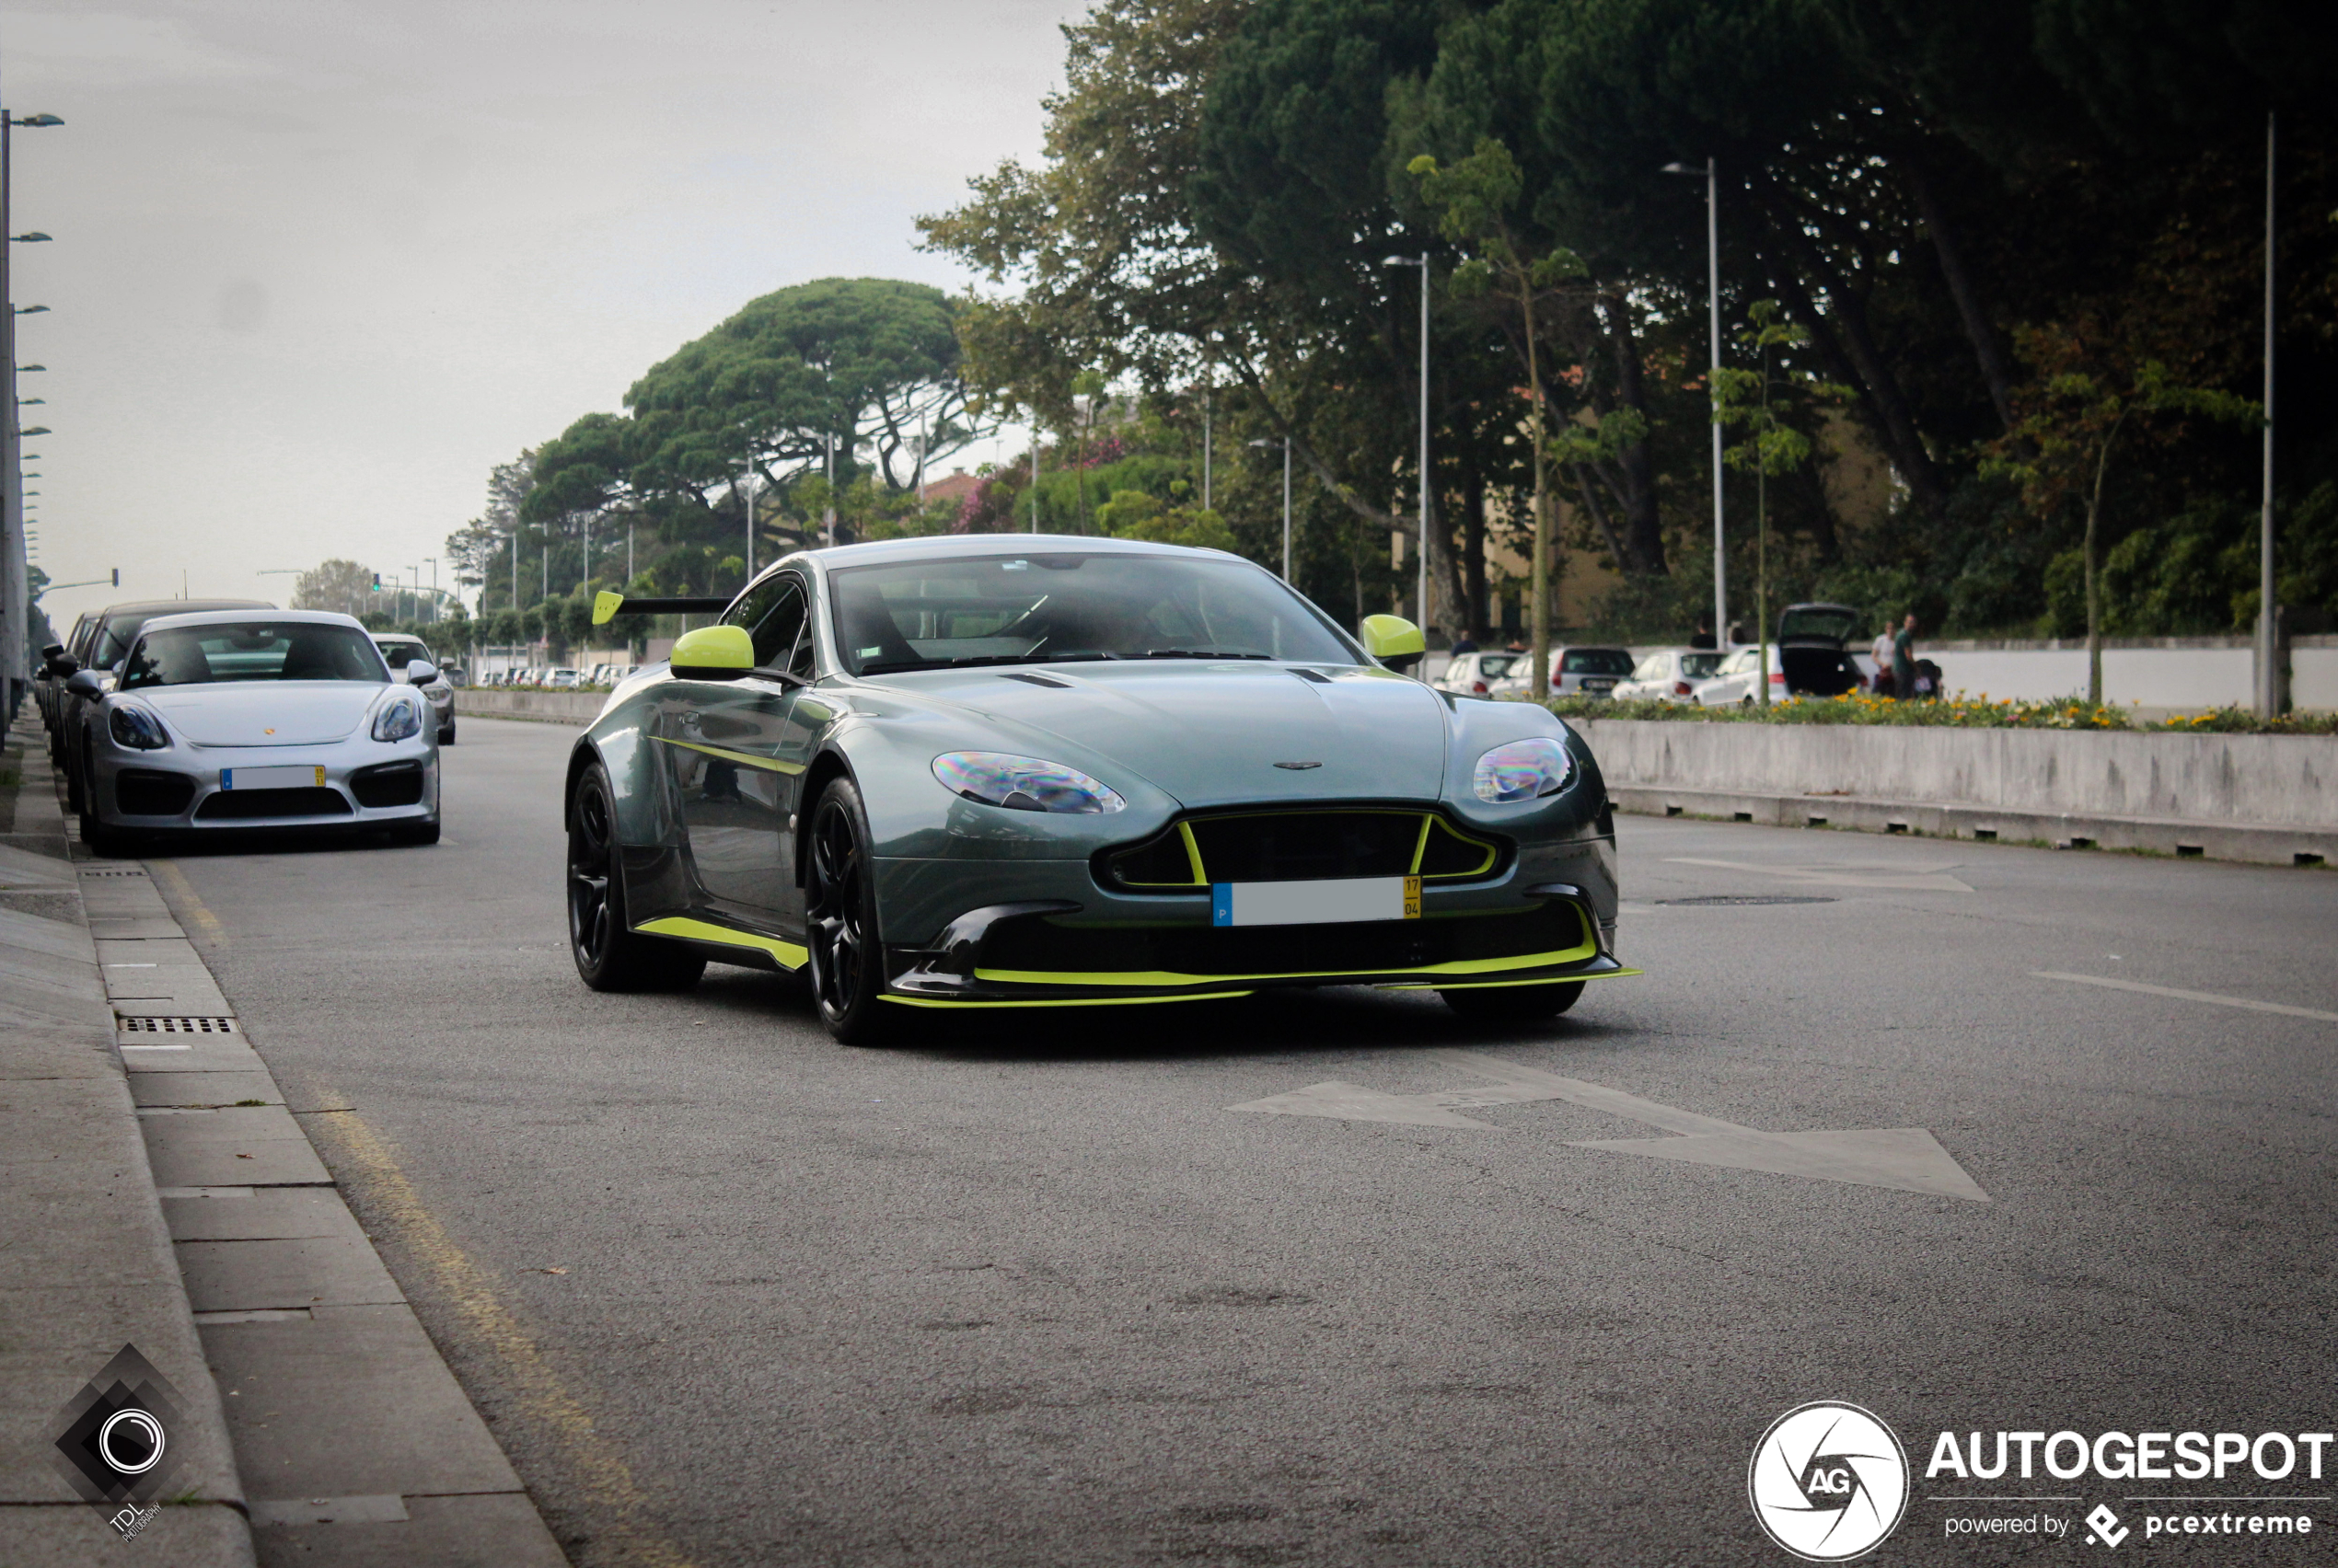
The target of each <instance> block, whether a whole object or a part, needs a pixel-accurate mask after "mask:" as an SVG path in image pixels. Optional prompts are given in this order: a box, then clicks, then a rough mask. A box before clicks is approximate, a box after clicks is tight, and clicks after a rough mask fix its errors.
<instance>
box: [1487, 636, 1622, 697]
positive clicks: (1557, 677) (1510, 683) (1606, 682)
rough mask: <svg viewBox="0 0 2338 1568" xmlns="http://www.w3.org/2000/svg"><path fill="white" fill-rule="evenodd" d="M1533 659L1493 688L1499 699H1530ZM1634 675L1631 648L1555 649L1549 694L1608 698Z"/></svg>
mask: <svg viewBox="0 0 2338 1568" xmlns="http://www.w3.org/2000/svg"><path fill="white" fill-rule="evenodd" d="M1531 660H1532V655H1529V656H1528V657H1527V658H1524V659H1521V660H1520V661H1519V662H1518V663H1516V664H1514V665H1512V666H1511V667H1510V672H1509V673H1508V674H1506V675H1504V676H1503V678H1502V679H1501V680H1499V681H1498V682H1496V683H1495V684H1494V688H1493V693H1492V695H1494V696H1496V697H1527V696H1531V695H1532V694H1531V693H1530V692H1528V690H1527V689H1526V688H1527V679H1526V676H1527V672H1528V669H1529V667H1530V663H1531ZM1631 674H1632V651H1631V650H1630V649H1628V648H1572V647H1570V648H1555V649H1553V650H1551V681H1550V693H1551V695H1552V696H1553V697H1606V696H1608V695H1610V694H1611V693H1613V692H1614V691H1615V687H1616V686H1617V684H1618V683H1619V682H1623V681H1626V680H1629V679H1630V678H1631Z"/></svg>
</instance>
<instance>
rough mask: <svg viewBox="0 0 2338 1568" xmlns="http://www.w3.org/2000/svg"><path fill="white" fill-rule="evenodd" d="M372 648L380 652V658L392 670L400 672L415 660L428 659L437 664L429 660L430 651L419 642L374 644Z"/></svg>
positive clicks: (433, 661) (435, 661)
mask: <svg viewBox="0 0 2338 1568" xmlns="http://www.w3.org/2000/svg"><path fill="white" fill-rule="evenodd" d="M374 646H375V647H376V648H378V649H380V650H381V651H382V658H383V659H384V660H386V661H387V662H388V664H389V667H390V668H391V669H393V670H402V669H404V668H405V667H406V666H407V665H409V664H411V663H413V662H414V661H415V660H417V659H429V660H430V662H431V663H434V664H435V663H438V661H437V660H436V659H432V658H431V652H430V650H429V649H427V648H425V647H423V646H422V644H421V643H419V642H376V643H375V644H374Z"/></svg>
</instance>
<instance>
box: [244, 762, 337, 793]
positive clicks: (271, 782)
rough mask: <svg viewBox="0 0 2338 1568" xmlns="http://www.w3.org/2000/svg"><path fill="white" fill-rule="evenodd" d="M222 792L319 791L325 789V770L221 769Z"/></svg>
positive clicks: (281, 768)
mask: <svg viewBox="0 0 2338 1568" xmlns="http://www.w3.org/2000/svg"><path fill="white" fill-rule="evenodd" d="M219 787H220V788H221V789H222V790H321V789H323V788H324V787H325V770H324V769H323V768H321V767H223V768H221V769H220V770H219Z"/></svg>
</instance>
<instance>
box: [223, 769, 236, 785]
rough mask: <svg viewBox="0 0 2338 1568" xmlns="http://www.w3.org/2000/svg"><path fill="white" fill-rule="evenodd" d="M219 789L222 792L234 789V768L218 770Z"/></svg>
mask: <svg viewBox="0 0 2338 1568" xmlns="http://www.w3.org/2000/svg"><path fill="white" fill-rule="evenodd" d="M219 787H220V788H221V789H222V790H232V789H234V788H235V787H236V770H235V769H234V768H232V767H223V768H221V769H220V770H219Z"/></svg>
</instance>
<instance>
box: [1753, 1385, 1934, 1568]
mask: <svg viewBox="0 0 2338 1568" xmlns="http://www.w3.org/2000/svg"><path fill="white" fill-rule="evenodd" d="M1745 1490H1746V1493H1747V1494H1748V1495H1749V1496H1750V1497H1751V1498H1752V1500H1753V1516H1754V1517H1755V1518H1756V1519H1759V1520H1760V1521H1761V1522H1762V1528H1763V1529H1764V1530H1765V1531H1767V1532H1768V1534H1769V1538H1770V1539H1772V1540H1774V1541H1776V1542H1777V1543H1778V1545H1780V1546H1782V1547H1784V1548H1785V1549H1786V1550H1787V1551H1790V1552H1792V1553H1793V1554H1794V1555H1795V1556H1797V1557H1800V1558H1801V1559H1802V1560H1803V1561H1804V1562H1846V1561H1847V1560H1849V1559H1851V1558H1854V1557H1858V1556H1859V1555H1861V1554H1862V1553H1865V1552H1869V1551H1874V1550H1875V1548H1876V1547H1877V1546H1878V1545H1880V1544H1881V1542H1882V1540H1883V1538H1884V1537H1885V1536H1888V1535H1890V1534H1891V1533H1892V1530H1894V1529H1895V1528H1898V1527H1899V1523H1900V1517H1901V1516H1902V1515H1903V1514H1904V1513H1906V1512H1907V1505H1908V1456H1907V1451H1906V1450H1905V1449H1904V1448H1902V1447H1900V1440H1899V1438H1898V1437H1897V1436H1895V1435H1892V1429H1891V1428H1890V1427H1888V1426H1886V1425H1884V1424H1883V1423H1882V1422H1881V1420H1879V1419H1878V1418H1877V1417H1876V1416H1875V1415H1874V1414H1873V1413H1871V1412H1868V1411H1864V1410H1861V1409H1860V1408H1859V1407H1858V1405H1855V1404H1844V1403H1842V1402H1840V1401H1835V1400H1819V1401H1814V1402H1812V1403H1810V1404H1806V1405H1802V1406H1800V1407H1799V1408H1797V1409H1794V1410H1790V1411H1788V1412H1786V1413H1785V1414H1784V1415H1781V1416H1779V1417H1778V1418H1777V1420H1776V1421H1775V1422H1772V1423H1771V1424H1770V1429H1769V1430H1768V1431H1767V1432H1765V1433H1763V1434H1762V1440H1761V1441H1760V1442H1759V1443H1757V1444H1755V1445H1754V1446H1753V1463H1752V1464H1750V1465H1748V1466H1747V1467H1746V1472H1745Z"/></svg>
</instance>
